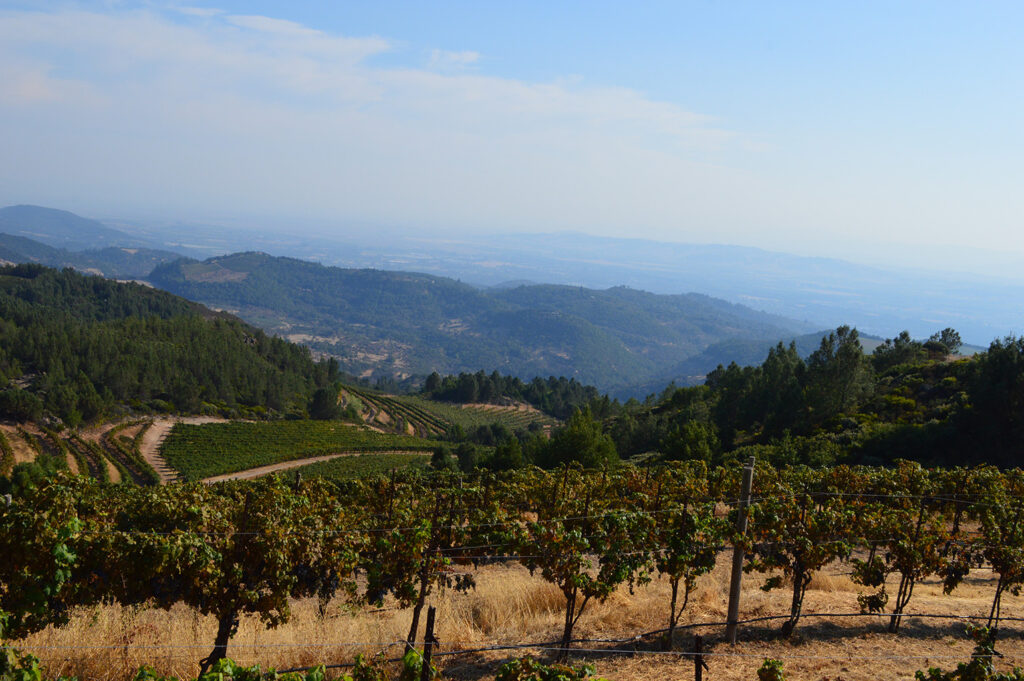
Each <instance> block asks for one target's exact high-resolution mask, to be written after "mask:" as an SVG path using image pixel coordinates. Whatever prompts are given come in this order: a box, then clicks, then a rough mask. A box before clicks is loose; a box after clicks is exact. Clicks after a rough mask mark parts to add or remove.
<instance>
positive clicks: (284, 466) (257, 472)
mask: <svg viewBox="0 0 1024 681" xmlns="http://www.w3.org/2000/svg"><path fill="white" fill-rule="evenodd" d="M367 453H368V452H338V453H337V454H324V455H323V456H311V457H309V458H307V459H295V460H294V461H282V462H280V463H274V464H270V465H268V466H259V467H258V468H249V469H247V470H244V471H238V472H237V473H225V474H224V475H215V476H213V477H212V478H204V479H203V482H206V483H214V482H224V481H225V480H251V479H252V478H260V477H263V476H264V475H269V474H270V473H277V472H278V471H286V470H288V469H289V468H300V467H302V466H306V465H308V464H311V463H317V462H320V461H330V460H331V459H337V458H340V457H342V456H359V455H361V454H367ZM373 453H374V454H420V455H422V456H430V452H421V451H418V450H417V451H404V450H396V451H391V452H373Z"/></svg>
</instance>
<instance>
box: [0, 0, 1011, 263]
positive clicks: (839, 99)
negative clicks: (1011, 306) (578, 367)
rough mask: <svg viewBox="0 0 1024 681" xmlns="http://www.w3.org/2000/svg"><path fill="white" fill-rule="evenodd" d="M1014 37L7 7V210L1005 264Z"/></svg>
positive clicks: (676, 12) (203, 7) (403, 12)
mask: <svg viewBox="0 0 1024 681" xmlns="http://www.w3.org/2000/svg"><path fill="white" fill-rule="evenodd" d="M1022 27H1024V4H1021V3H1018V2H986V3H963V2H958V3H953V2H939V1H928V2H914V1H910V0H907V1H904V2H891V1H888V2H856V3H854V2H835V3H833V2H824V3H823V2H801V3H796V2H782V1H780V2H771V3H765V2H728V3H723V2H704V1H701V2H682V1H676V2H646V3H623V2H618V3H611V2H600V1H591V2H568V1H567V2H556V3H552V2H530V1H523V2H506V3H498V2H479V1H467V2H432V3H424V2H388V1H386V0H380V1H376V2H362V3H357V2H344V3H324V2H307V1H304V0H296V1H293V2H288V3H282V2H262V1H247V2H234V1H213V2H209V3H206V2H192V3H191V4H188V5H184V4H171V3H162V2H157V1H153V2H120V1H115V0H110V1H108V2H48V1H47V0H36V1H33V2H10V1H5V0H0V205H9V204H16V203H34V204H39V205H46V206H52V207H57V208H64V209H68V210H73V211H75V212H78V213H80V214H83V215H86V216H88V217H99V218H114V217H122V218H131V217H135V218H139V219H172V220H182V221H186V222H187V221H194V222H203V221H206V222H210V221H218V220H222V221H235V222H243V223H244V222H245V221H247V220H248V221H253V223H254V224H255V222H261V223H262V224H264V225H266V224H278V225H288V224H308V225H318V227H317V228H318V229H320V230H323V231H334V232H336V233H338V234H339V235H344V232H345V230H346V229H354V228H356V227H353V225H362V226H363V227H359V228H363V229H364V228H365V225H367V224H371V225H381V226H387V227H396V228H403V229H407V230H410V231H413V232H418V233H441V232H446V231H453V232H460V231H462V232H473V233H477V234H486V233H490V232H548V231H568V230H573V231H580V232H584V233H590V234H597V235H604V236H635V237H643V238H648V239H656V240H668V241H680V242H703V243H725V244H738V245H750V246H759V247H762V248H769V249H772V250H782V251H788V252H794V253H800V254H810V255H827V256H838V257H844V256H849V257H851V258H852V259H860V260H862V261H863V260H871V259H872V258H874V259H875V260H879V261H881V260H888V261H890V262H893V263H899V262H901V261H905V262H907V263H910V264H913V265H915V266H923V265H926V264H930V265H934V266H935V267H941V266H945V265H951V264H954V263H957V262H959V263H960V264H963V263H965V262H969V263H971V267H972V268H974V269H975V270H976V271H982V272H984V271H985V269H986V262H987V260H988V259H993V261H994V260H995V259H998V260H999V262H1001V263H1002V264H1003V265H1004V266H1005V267H1006V268H1007V269H1008V270H1012V269H1016V270H1020V269H1021V268H1019V267H1016V265H1015V262H1016V261H1017V259H1018V257H1024V237H1022V236H1021V229H1020V226H1021V225H1020V223H1021V216H1022V215H1024V192H1022V191H1021V189H1020V188H1021V187H1022V186H1024V170H1022V169H1024V164H1022V163H1021V159H1022V158H1024V153H1022V152H1024V124H1022V119H1021V111H1022V110H1024V101H1022V100H1024V83H1022V80H1024V41H1022V40H1020V34H1021V29H1022ZM1022 276H1024V275H1022Z"/></svg>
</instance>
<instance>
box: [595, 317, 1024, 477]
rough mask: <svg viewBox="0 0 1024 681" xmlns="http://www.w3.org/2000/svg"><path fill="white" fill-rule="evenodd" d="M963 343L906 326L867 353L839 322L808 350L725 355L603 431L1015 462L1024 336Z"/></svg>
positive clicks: (664, 450) (647, 448)
mask: <svg viewBox="0 0 1024 681" xmlns="http://www.w3.org/2000/svg"><path fill="white" fill-rule="evenodd" d="M959 347H960V339H959V335H958V334H957V333H956V332H955V331H953V330H952V329H946V330H944V331H942V332H939V333H937V334H935V335H934V336H933V337H932V338H931V339H929V340H927V341H923V342H922V341H917V340H914V339H912V338H911V337H910V336H909V334H907V333H905V332H904V333H902V334H900V335H899V336H897V337H896V338H892V339H888V340H886V341H885V342H884V343H882V344H881V345H878V346H877V347H876V348H875V350H874V352H873V353H872V354H870V355H867V354H865V353H864V352H863V349H862V347H861V344H860V338H859V336H858V334H857V331H856V329H850V328H848V327H840V328H839V329H837V330H836V331H835V332H833V333H830V334H828V335H826V336H825V337H824V338H823V339H822V341H821V343H820V345H819V347H818V349H816V350H815V351H814V352H813V353H811V355H810V356H809V357H808V358H807V359H806V361H805V360H804V359H802V358H801V356H800V353H799V352H798V349H797V347H796V346H795V344H791V345H789V346H785V345H783V344H781V343H780V344H779V345H777V346H776V347H775V348H773V349H772V350H771V351H770V352H769V353H768V356H767V358H766V359H765V360H764V362H762V363H761V364H760V365H756V366H746V367H741V366H739V365H737V364H730V365H729V366H727V367H723V366H719V367H718V369H717V370H715V371H713V372H712V373H711V374H709V375H708V377H707V381H706V383H705V385H702V386H697V387H692V388H679V389H676V390H668V391H666V392H665V393H664V394H663V395H662V396H661V398H660V399H659V400H657V401H656V402H655V403H652V404H646V405H629V404H627V405H626V407H625V408H624V410H623V411H622V413H620V414H619V415H618V416H617V417H616V418H614V419H612V420H610V421H609V422H608V423H607V424H606V426H607V431H608V433H609V434H610V436H611V438H612V439H613V440H614V442H615V444H616V449H617V451H618V453H619V454H620V455H621V456H622V457H629V456H634V455H637V454H641V453H644V452H658V453H659V454H660V455H661V456H663V457H665V458H668V459H694V458H696V459H703V460H705V461H708V462H716V463H717V462H722V461H728V460H733V459H744V458H746V457H748V456H750V455H756V456H757V457H758V458H759V459H763V460H769V461H774V462H776V463H808V464H813V465H830V464H834V463H867V464H875V465H877V464H887V463H891V462H893V461H895V460H896V459H901V458H902V459H910V460H914V461H920V462H923V463H927V464H945V465H962V464H971V463H980V462H985V463H994V464H997V465H1000V466H1019V465H1020V464H1021V462H1022V461H1024V418H1022V416H1021V415H1022V414H1024V339H1018V338H1007V339H1004V340H998V341H995V342H993V343H992V345H991V346H990V347H989V349H988V351H987V352H982V353H979V354H978V355H977V356H975V357H970V358H968V357H961V356H958V355H956V354H954V353H955V352H956V351H957V350H958V348H959Z"/></svg>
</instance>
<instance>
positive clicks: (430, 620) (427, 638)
mask: <svg viewBox="0 0 1024 681" xmlns="http://www.w3.org/2000/svg"><path fill="white" fill-rule="evenodd" d="M435 643H437V639H435V638H434V606H432V605H431V606H429V607H428V608H427V630H426V632H425V633H424V634H423V668H422V669H421V670H420V681H430V680H431V679H432V678H433V674H432V673H431V667H430V655H431V653H432V652H433V649H434V644H435Z"/></svg>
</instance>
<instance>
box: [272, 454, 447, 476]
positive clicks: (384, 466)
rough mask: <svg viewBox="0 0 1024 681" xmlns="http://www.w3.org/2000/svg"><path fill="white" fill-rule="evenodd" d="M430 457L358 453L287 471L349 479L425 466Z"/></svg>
mask: <svg viewBox="0 0 1024 681" xmlns="http://www.w3.org/2000/svg"><path fill="white" fill-rule="evenodd" d="M429 465H430V457H429V456H424V455H422V454H390V453H386V452H385V453H381V454H372V453H368V454H359V455H358V456H339V457H338V458H337V459H331V460H330V461H318V462H317V463H311V464H309V465H308V466H302V467H301V468H295V469H292V470H291V471H288V473H289V474H292V475H294V472H295V471H297V472H299V473H301V474H302V477H304V478H305V477H313V476H321V477H324V478H333V479H335V480H350V479H352V478H362V477H366V476H368V475H379V474H383V473H390V472H391V471H393V470H395V469H406V468H424V469H425V468H427V467H429Z"/></svg>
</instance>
